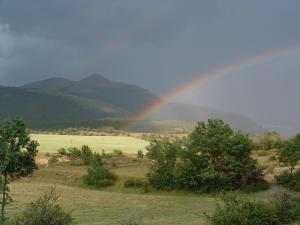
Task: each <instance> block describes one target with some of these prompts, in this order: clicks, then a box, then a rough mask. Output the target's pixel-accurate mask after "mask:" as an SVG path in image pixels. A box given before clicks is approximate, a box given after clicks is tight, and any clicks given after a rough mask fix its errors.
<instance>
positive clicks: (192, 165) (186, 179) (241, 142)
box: [176, 119, 262, 192]
mask: <svg viewBox="0 0 300 225" xmlns="http://www.w3.org/2000/svg"><path fill="white" fill-rule="evenodd" d="M252 149H253V144H252V142H251V140H250V139H249V137H248V136H246V135H243V134H241V133H239V132H234V131H233V130H232V129H231V128H230V127H229V125H227V124H225V123H224V122H223V121H222V120H218V119H210V120H208V122H207V123H204V122H199V123H198V125H197V126H196V127H195V130H194V131H193V132H192V133H191V135H190V136H189V143H188V145H187V147H186V148H185V150H184V151H183V152H182V154H181V160H180V162H181V165H179V166H178V167H177V168H178V169H177V170H176V184H177V186H179V187H183V188H188V189H195V190H202V191H204V192H210V191H220V190H234V189H238V188H244V187H247V188H248V187H249V186H257V184H258V183H260V182H261V181H262V179H261V177H262V170H261V169H260V168H258V166H257V162H256V161H255V160H254V159H252V158H251V150H252Z"/></svg>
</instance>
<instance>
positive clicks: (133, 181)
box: [124, 178, 147, 188]
mask: <svg viewBox="0 0 300 225" xmlns="http://www.w3.org/2000/svg"><path fill="white" fill-rule="evenodd" d="M145 185H147V183H146V182H145V181H143V180H140V179H137V178H129V179H128V180H126V181H125V182H124V187H126V188H129V187H137V188H141V187H144V186H145Z"/></svg>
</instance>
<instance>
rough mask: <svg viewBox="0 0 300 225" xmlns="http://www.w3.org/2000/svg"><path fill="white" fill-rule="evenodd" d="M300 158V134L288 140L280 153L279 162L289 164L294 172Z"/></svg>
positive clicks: (291, 171)
mask: <svg viewBox="0 0 300 225" xmlns="http://www.w3.org/2000/svg"><path fill="white" fill-rule="evenodd" d="M299 160H300V134H297V135H296V136H295V137H294V138H293V139H291V140H288V141H287V142H286V144H285V146H284V147H283V148H282V149H281V151H280V153H279V162H281V163H283V164H284V165H286V166H289V169H290V173H291V174H292V173H293V171H294V169H295V167H296V165H297V163H298V161H299Z"/></svg>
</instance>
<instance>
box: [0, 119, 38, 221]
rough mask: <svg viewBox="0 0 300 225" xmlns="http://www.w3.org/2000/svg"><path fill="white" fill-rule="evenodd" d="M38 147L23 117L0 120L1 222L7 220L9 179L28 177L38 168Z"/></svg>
mask: <svg viewBox="0 0 300 225" xmlns="http://www.w3.org/2000/svg"><path fill="white" fill-rule="evenodd" d="M37 147H38V143H37V142H36V141H31V140H30V136H29V133H28V131H27V129H26V126H25V123H24V122H23V121H22V120H21V119H13V120H11V121H2V122H0V173H1V186H2V187H1V191H2V201H1V224H4V221H5V205H6V204H7V203H8V202H9V200H10V196H9V186H8V184H9V179H18V178H21V177H26V176H28V175H30V174H32V173H33V171H34V170H35V169H37V165H36V162H35V157H36V154H37Z"/></svg>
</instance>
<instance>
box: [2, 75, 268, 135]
mask: <svg viewBox="0 0 300 225" xmlns="http://www.w3.org/2000/svg"><path fill="white" fill-rule="evenodd" d="M157 100H158V97H157V96H155V95H154V94H152V93H151V92H150V91H148V90H146V89H143V88H140V87H138V86H135V85H131V84H126V83H121V82H116V81H112V80H109V79H107V78H105V77H103V76H101V75H99V74H93V75H90V76H88V77H86V78H84V79H82V80H79V81H73V80H68V79H64V78H50V79H46V80H42V81H36V82H33V83H30V84H27V85H24V86H22V87H18V88H17V87H3V86H2V87H1V86H0V109H1V110H0V118H8V117H15V116H20V117H22V118H24V120H25V121H26V122H27V123H28V124H29V126H31V127H33V128H50V127H51V128H52V127H56V126H57V127H67V126H69V127H70V126H100V125H103V124H105V125H112V124H113V125H118V126H121V125H122V124H124V123H126V120H128V118H130V117H131V116H133V115H134V114H136V113H137V112H140V111H142V110H143V109H145V108H146V107H148V106H149V105H151V103H153V102H155V101H157ZM208 118H221V119H223V120H224V121H225V122H227V123H229V124H230V125H231V126H232V127H233V128H235V129H239V130H241V131H244V132H247V133H256V132H262V131H263V130H262V128H261V127H260V126H258V125H257V124H256V123H255V122H253V121H252V120H251V119H249V118H247V117H245V116H242V115H239V114H234V113H231V112H226V111H222V110H216V109H209V108H205V107H200V106H194V105H190V104H183V103H170V104H168V105H166V106H165V107H163V108H162V109H160V110H158V111H157V112H155V113H152V114H151V116H148V117H147V118H146V121H148V122H146V123H145V122H144V123H141V124H142V126H140V128H138V129H137V130H139V131H151V130H157V129H154V128H155V127H159V130H161V131H163V130H164V129H165V130H168V131H170V130H172V131H173V130H180V128H181V127H189V128H192V127H193V124H195V123H196V121H200V120H207V119H208ZM149 121H150V122H149ZM141 127H142V128H141Z"/></svg>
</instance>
